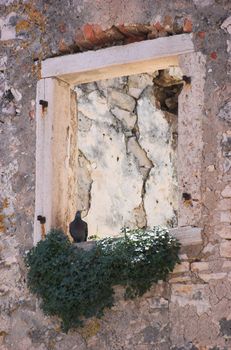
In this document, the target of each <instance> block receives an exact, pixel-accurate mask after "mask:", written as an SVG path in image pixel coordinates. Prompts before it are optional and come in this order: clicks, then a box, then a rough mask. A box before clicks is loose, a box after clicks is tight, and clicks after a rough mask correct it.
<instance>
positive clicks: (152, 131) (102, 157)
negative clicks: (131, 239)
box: [76, 70, 182, 237]
mask: <svg viewBox="0 0 231 350" xmlns="http://www.w3.org/2000/svg"><path fill="white" fill-rule="evenodd" d="M173 71H174V70H173ZM158 76H159V72H156V73H154V74H153V75H151V74H141V75H132V76H129V77H123V78H116V79H111V80H104V81H98V82H95V83H91V84H83V85H80V86H79V87H78V88H77V90H76V91H77V101H78V102H77V103H78V128H79V132H78V137H77V140H78V148H79V175H78V183H79V186H78V201H77V203H78V209H80V210H83V215H84V220H86V221H87V223H88V231H89V235H97V236H99V237H105V236H108V235H110V236H111V235H118V234H119V233H120V229H121V228H122V227H124V226H128V227H131V228H135V227H141V228H142V227H146V226H148V227H152V226H154V225H163V226H169V227H173V226H176V224H177V204H178V203H177V200H178V193H177V174H176V152H177V137H176V135H177V115H176V114H173V113H170V112H167V111H166V112H164V111H161V109H160V107H161V106H160V102H159V101H158V99H157V98H156V97H155V90H157V91H158V86H157V85H155V84H154V81H153V80H154V78H155V77H158ZM156 79H158V78H156ZM159 80H160V79H159ZM162 80H163V78H162ZM172 80H173V81H174V78H172ZM180 81H182V76H179V77H178V80H176V81H175V83H176V84H177V82H178V83H179V82H180ZM179 85H180V84H179ZM169 90H170V88H169ZM157 91H156V95H157ZM176 91H178V89H177V88H176ZM162 94H163V95H164V92H162ZM163 100H167V103H168V105H169V107H171V108H172V109H174V108H176V105H177V97H175V95H174V93H173V96H171V97H166V96H165V97H164V98H163ZM171 108H170V110H172V109H171Z"/></svg>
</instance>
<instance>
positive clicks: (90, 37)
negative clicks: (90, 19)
mask: <svg viewBox="0 0 231 350" xmlns="http://www.w3.org/2000/svg"><path fill="white" fill-rule="evenodd" d="M82 30H83V35H84V38H85V39H86V40H87V41H91V42H92V41H95V39H96V36H95V32H94V29H93V25H91V24H88V23H87V24H85V25H84V26H83V28H82Z"/></svg>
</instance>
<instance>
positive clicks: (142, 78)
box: [128, 74, 153, 98]
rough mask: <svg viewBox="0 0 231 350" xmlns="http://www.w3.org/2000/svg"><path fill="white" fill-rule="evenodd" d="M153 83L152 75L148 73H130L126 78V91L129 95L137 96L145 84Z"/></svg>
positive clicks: (150, 84)
mask: <svg viewBox="0 0 231 350" xmlns="http://www.w3.org/2000/svg"><path fill="white" fill-rule="evenodd" d="M152 85H153V77H152V76H151V75H148V74H136V75H130V76H129V78H128V92H129V95H131V96H133V97H135V98H139V96H140V94H141V93H142V91H143V90H144V89H145V88H146V87H147V86H152Z"/></svg>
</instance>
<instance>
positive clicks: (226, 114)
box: [218, 101, 231, 122]
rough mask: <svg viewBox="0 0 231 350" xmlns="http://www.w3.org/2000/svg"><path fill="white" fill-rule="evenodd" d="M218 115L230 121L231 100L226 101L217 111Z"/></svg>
mask: <svg viewBox="0 0 231 350" xmlns="http://www.w3.org/2000/svg"><path fill="white" fill-rule="evenodd" d="M218 117H219V118H221V119H223V120H225V121H227V122H231V101H230V102H227V103H226V104H225V105H224V106H223V107H222V108H221V109H220V111H219V114H218Z"/></svg>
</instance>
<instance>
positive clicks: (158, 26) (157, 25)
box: [155, 22, 164, 31]
mask: <svg viewBox="0 0 231 350" xmlns="http://www.w3.org/2000/svg"><path fill="white" fill-rule="evenodd" d="M155 28H156V29H157V30H158V31H161V30H163V29H164V28H163V26H162V25H161V24H160V22H156V23H155Z"/></svg>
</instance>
